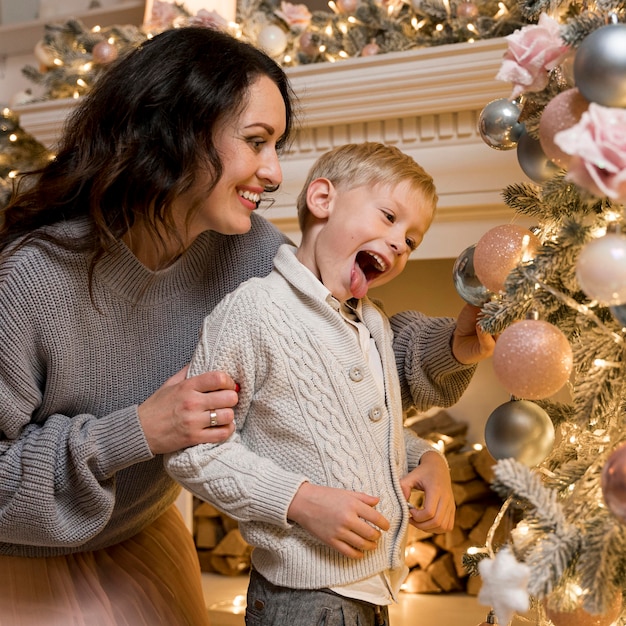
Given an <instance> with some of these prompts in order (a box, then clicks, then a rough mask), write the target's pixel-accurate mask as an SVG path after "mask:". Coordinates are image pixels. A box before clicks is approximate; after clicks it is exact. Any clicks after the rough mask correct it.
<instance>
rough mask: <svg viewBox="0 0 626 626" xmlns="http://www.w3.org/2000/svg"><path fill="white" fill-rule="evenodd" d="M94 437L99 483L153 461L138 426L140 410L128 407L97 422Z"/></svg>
mask: <svg viewBox="0 0 626 626" xmlns="http://www.w3.org/2000/svg"><path fill="white" fill-rule="evenodd" d="M94 422H95V423H94V424H93V425H92V428H91V435H90V436H91V437H92V438H93V441H94V442H95V447H96V450H97V453H96V457H95V458H96V462H97V472H96V476H97V477H98V479H99V480H102V479H104V478H110V477H111V476H112V475H113V474H115V472H118V471H119V470H121V469H124V468H125V467H129V466H130V465H134V464H135V463H140V462H142V461H148V460H150V459H152V458H153V457H154V454H152V451H151V450H150V447H149V446H148V442H147V440H146V437H145V435H144V432H143V429H142V428H141V424H140V422H139V416H138V414H137V406H136V405H135V406H131V407H126V408H124V409H120V410H119V411H115V412H114V413H110V414H109V415H106V416H104V417H101V418H99V419H97V420H94Z"/></svg>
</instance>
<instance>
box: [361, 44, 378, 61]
mask: <svg viewBox="0 0 626 626" xmlns="http://www.w3.org/2000/svg"><path fill="white" fill-rule="evenodd" d="M379 52H380V46H379V45H378V44H377V43H376V42H374V41H372V42H370V43H368V44H365V45H364V46H363V50H361V56H362V57H373V56H376V55H377V54H378V53H379Z"/></svg>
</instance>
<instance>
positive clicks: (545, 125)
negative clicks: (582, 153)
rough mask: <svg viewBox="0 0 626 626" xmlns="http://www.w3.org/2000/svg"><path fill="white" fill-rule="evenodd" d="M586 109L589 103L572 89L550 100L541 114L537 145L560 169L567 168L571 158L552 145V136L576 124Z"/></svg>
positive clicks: (578, 92)
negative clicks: (538, 144)
mask: <svg viewBox="0 0 626 626" xmlns="http://www.w3.org/2000/svg"><path fill="white" fill-rule="evenodd" d="M588 107H589V102H588V101H587V100H585V98H583V96H582V95H581V94H580V91H578V89H576V88H574V89H568V90H567V91H562V92H561V93H560V94H558V95H557V96H555V97H554V98H552V100H550V102H548V104H547V105H546V107H545V108H544V110H543V113H542V114H541V120H540V122H539V143H540V144H541V147H542V148H543V151H544V152H545V154H546V156H547V157H548V158H549V159H550V160H551V161H553V162H554V163H556V164H557V165H560V166H561V167H567V165H568V164H569V161H570V159H571V158H572V157H571V156H570V155H569V154H566V153H565V152H563V150H561V148H559V147H558V146H557V145H556V144H555V143H554V136H555V135H556V134H557V133H558V132H560V131H562V130H566V129H567V128H571V127H572V126H574V125H575V124H577V123H578V122H579V120H580V118H581V117H582V114H583V113H584V112H585V111H586V110H587V108H588Z"/></svg>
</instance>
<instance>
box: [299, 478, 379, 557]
mask: <svg viewBox="0 0 626 626" xmlns="http://www.w3.org/2000/svg"><path fill="white" fill-rule="evenodd" d="M378 500H379V499H378V498H375V497H374V496H368V495H367V494H365V493H356V492H354V491H347V490H344V489H335V488H333V487H322V486H319V485H312V484H311V483H303V484H302V485H301V486H300V489H298V491H297V493H296V495H295V497H294V499H293V501H292V502H291V506H290V507H289V511H288V517H289V519H290V520H292V521H294V522H296V523H297V524H299V525H300V526H302V528H304V529H305V530H306V531H307V532H309V533H310V534H311V535H313V536H314V537H317V538H318V539H320V540H321V541H323V542H324V543H325V544H327V545H329V546H330V547H331V548H334V549H335V550H337V551H338V552H340V553H341V554H343V555H344V556H347V557H350V558H352V559H362V558H363V556H364V554H365V552H366V551H368V550H374V549H376V545H377V542H378V539H380V536H381V530H383V531H384V530H389V522H388V521H387V519H386V518H385V517H383V516H382V515H381V514H380V513H379V512H378V511H377V510H376V509H375V508H374V507H375V506H376V504H378ZM368 522H369V523H368Z"/></svg>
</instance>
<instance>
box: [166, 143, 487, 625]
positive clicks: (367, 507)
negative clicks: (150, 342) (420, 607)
mask: <svg viewBox="0 0 626 626" xmlns="http://www.w3.org/2000/svg"><path fill="white" fill-rule="evenodd" d="M436 201H437V195H436V191H435V187H434V184H433V181H432V178H431V177H430V176H429V175H428V174H427V173H426V172H425V171H424V170H423V169H422V168H421V167H420V166H419V165H418V164H417V163H415V161H414V160H413V159H412V158H410V157H409V156H407V155H405V154H404V153H402V152H401V151H400V150H398V149H397V148H394V147H390V146H385V145H382V144H378V143H363V144H349V145H345V146H341V147H339V148H336V149H334V150H331V151H330V152H328V153H326V154H325V155H323V156H322V157H321V158H320V159H319V160H318V161H317V162H316V164H314V166H313V167H312V169H311V171H310V172H309V176H308V180H307V182H306V184H305V186H304V188H303V190H302V192H301V194H300V196H299V198H298V216H299V222H300V227H301V230H302V243H301V245H300V246H299V247H298V248H297V249H296V248H293V247H291V246H289V245H284V246H283V247H281V248H280V250H279V252H278V254H277V255H276V257H275V260H274V270H273V271H272V273H271V274H270V275H269V276H267V277H266V278H262V279H252V280H250V281H248V282H247V283H245V284H244V285H242V286H241V287H239V288H238V289H237V290H236V291H234V292H233V293H231V294H230V295H228V296H227V297H226V298H225V299H224V300H223V301H222V302H221V303H220V304H219V305H218V306H217V307H216V308H215V309H214V311H213V312H212V313H211V315H209V316H208V317H207V318H206V320H205V323H204V326H203V329H202V334H201V338H200V341H199V344H198V347H197V349H196V352H195V355H194V357H193V359H192V363H191V366H190V370H189V375H190V376H193V375H195V374H199V373H200V372H204V371H206V370H224V371H226V372H228V373H229V374H230V375H231V376H232V378H233V379H234V380H236V381H237V382H238V384H239V385H240V392H239V403H238V405H237V406H236V407H235V409H234V414H235V422H236V426H237V429H236V432H235V433H234V434H233V435H232V436H231V438H230V439H228V440H227V441H226V442H224V443H222V444H216V445H213V444H206V445H204V444H203V445H198V446H194V447H191V448H188V449H186V450H184V451H182V452H178V453H176V454H174V455H170V456H169V457H168V458H167V459H166V467H167V470H168V472H169V473H170V475H171V476H173V477H174V478H175V479H176V480H178V481H179V482H180V483H181V484H182V485H183V486H184V487H186V488H187V489H189V490H190V491H192V492H193V493H194V494H195V495H196V496H198V497H199V498H202V499H204V500H208V501H209V502H211V503H213V504H214V505H215V506H216V507H218V508H219V509H221V510H222V511H225V512H226V513H227V514H229V515H230V516H232V517H233V518H235V519H236V520H238V521H239V523H240V530H241V533H242V535H243V537H244V538H245V539H246V540H247V541H248V542H249V543H250V544H251V545H252V546H253V547H254V550H253V553H252V566H253V571H252V574H251V580H250V586H249V589H248V606H247V613H246V623H247V624H255V625H257V624H259V625H260V624H263V625H267V626H270V625H271V626H277V625H279V624H285V625H288V626H306V625H308V624H310V625H311V626H314V625H317V624H331V623H332V624H334V623H338V624H339V623H342V624H343V623H345V624H355V625H356V624H386V623H388V611H387V605H389V604H391V603H392V602H393V601H394V600H396V598H397V594H398V591H399V588H400V585H401V583H402V582H403V580H404V578H405V577H406V574H407V571H408V570H407V568H406V566H405V564H404V548H405V540H406V531H407V528H408V524H409V523H412V524H413V525H415V526H417V527H419V528H421V529H423V530H426V531H430V532H446V531H448V530H450V529H451V528H452V525H453V521H454V499H453V495H452V489H451V483H450V477H449V473H448V468H447V464H446V462H445V459H444V458H443V457H442V456H441V455H440V454H439V452H437V451H436V450H435V449H434V448H433V447H431V446H430V444H428V443H427V442H426V441H424V440H421V439H419V438H418V437H416V436H415V434H414V433H413V432H412V431H410V430H409V429H406V428H404V427H403V398H404V399H405V400H408V399H409V398H411V399H412V402H413V403H414V404H415V405H416V406H417V408H418V409H420V410H425V409H426V408H430V407H431V406H449V405H451V404H453V403H454V402H456V401H457V400H458V398H459V397H460V395H461V394H462V392H463V391H464V390H465V388H466V386H467V383H468V382H469V379H470V377H471V374H472V373H473V369H474V365H472V363H476V362H477V361H479V360H481V359H482V358H485V357H486V356H489V355H490V354H491V351H492V349H493V339H492V338H491V337H490V336H488V335H484V334H482V333H480V334H479V335H477V331H476V313H477V309H476V308H474V307H469V306H467V307H466V308H465V309H464V310H463V311H462V313H461V315H460V316H459V319H458V321H457V323H456V325H455V323H454V320H450V319H448V318H428V317H426V316H423V315H421V314H418V313H413V315H414V319H413V321H412V322H411V325H412V327H413V330H412V332H411V333H409V334H407V335H405V336H403V337H402V338H401V340H403V341H412V343H413V344H414V345H412V348H413V349H412V355H413V356H412V358H413V359H417V360H419V367H417V368H416V367H415V364H411V366H409V364H399V365H398V366H397V364H396V361H395V358H394V352H393V348H392V340H393V338H394V337H393V333H392V330H391V326H390V322H389V320H388V319H387V317H386V316H385V315H384V314H383V312H382V310H381V309H380V308H379V306H378V305H377V304H375V303H373V302H372V301H371V300H370V299H369V298H368V297H367V292H368V290H369V288H370V287H372V286H379V285H383V284H385V283H387V282H389V281H390V280H392V279H393V278H395V277H396V276H398V275H399V274H400V273H401V272H402V270H403V269H404V267H405V265H406V263H407V261H408V259H409V256H410V254H411V252H413V250H415V248H416V247H417V246H418V245H419V244H420V242H421V241H422V238H423V237H424V234H425V233H426V231H427V230H428V228H429V226H430V224H431V222H432V219H433V215H434V211H435V205H436ZM404 323H405V324H406V323H407V322H406V320H404ZM408 352H409V351H408V350H407V353H408ZM397 367H400V371H401V372H402V370H403V368H404V369H406V370H407V372H408V371H409V370H410V371H411V372H412V374H411V376H408V375H406V373H405V374H404V375H402V376H401V377H400V378H399V376H398V369H397ZM415 371H417V372H418V373H417V374H416V373H415ZM401 382H402V385H401ZM405 387H406V389H405ZM409 387H410V389H409ZM409 392H410V393H409ZM405 404H407V402H405ZM223 411H226V410H225V409H221V410H220V411H219V413H221V412H223ZM214 415H215V419H216V420H218V419H219V417H220V416H219V415H218V412H214ZM412 489H420V490H423V491H424V504H423V508H421V509H419V510H411V511H409V506H408V503H407V500H408V498H409V495H410V492H411V490H412ZM331 615H341V616H343V617H342V619H343V620H344V621H342V622H334V621H333V622H331V621H329V620H330V616H331Z"/></svg>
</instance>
